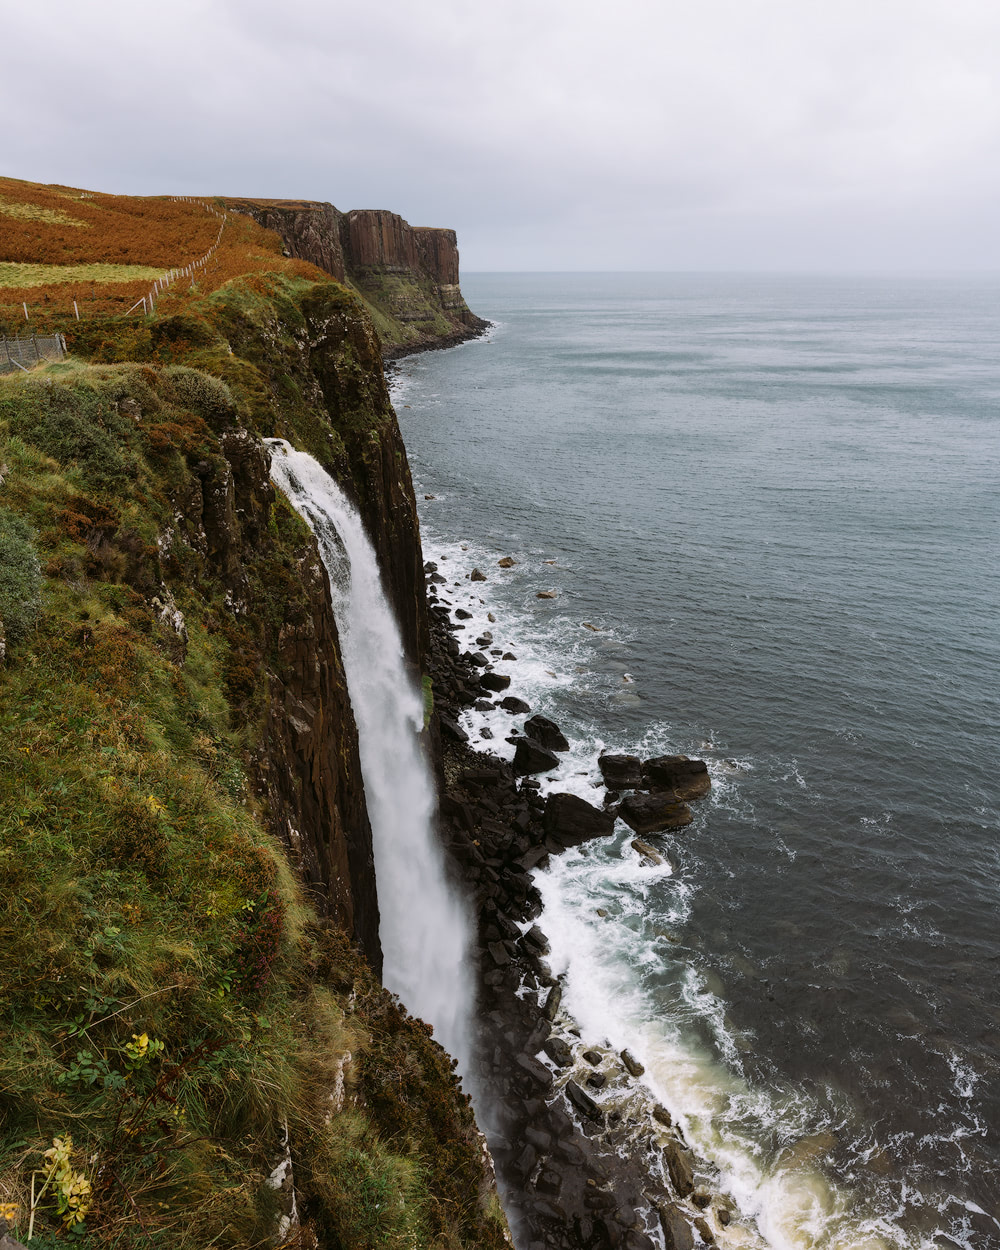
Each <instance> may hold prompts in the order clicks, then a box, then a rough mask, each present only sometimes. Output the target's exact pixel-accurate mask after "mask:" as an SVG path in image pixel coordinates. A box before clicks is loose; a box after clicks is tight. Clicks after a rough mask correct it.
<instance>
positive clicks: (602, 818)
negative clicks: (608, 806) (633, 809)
mask: <svg viewBox="0 0 1000 1250" xmlns="http://www.w3.org/2000/svg"><path fill="white" fill-rule="evenodd" d="M539 771H540V770H539ZM614 827H615V818H614V816H613V815H612V813H611V812H607V811H604V810H602V809H601V808H599V807H594V806H593V805H592V804H590V803H588V802H587V800H586V799H581V798H580V797H579V796H578V795H576V794H550V795H549V799H548V802H547V803H546V805H545V832H546V833H547V834H549V835H550V836H551V837H554V838H555V839H556V840H557V841H558V842H559V843H560V844H561V845H562V846H564V847H570V846H579V845H580V843H582V842H588V841H589V840H590V839H591V838H600V837H606V836H607V835H608V834H610V833H613V832H614Z"/></svg>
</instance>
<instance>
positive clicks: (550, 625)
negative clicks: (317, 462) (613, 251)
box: [395, 274, 1000, 1250]
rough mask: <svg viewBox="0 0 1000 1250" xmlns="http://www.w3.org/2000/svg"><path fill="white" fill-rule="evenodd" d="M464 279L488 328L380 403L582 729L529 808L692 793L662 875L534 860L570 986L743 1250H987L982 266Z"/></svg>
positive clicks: (560, 715)
mask: <svg viewBox="0 0 1000 1250" xmlns="http://www.w3.org/2000/svg"><path fill="white" fill-rule="evenodd" d="M463 290H464V292H465V295H466V298H467V300H468V302H469V304H470V306H471V307H472V308H473V309H475V311H476V312H477V313H479V314H480V315H481V316H484V317H488V318H490V319H491V320H492V321H493V322H494V323H495V324H494V327H493V329H492V330H491V332H490V333H489V334H488V336H487V337H486V338H484V339H481V340H477V341H475V342H471V343H468V344H465V345H463V346H461V347H458V348H455V349H453V350H450V351H446V352H438V353H430V354H426V355H422V356H418V357H412V358H409V359H407V360H405V361H403V362H402V364H401V365H400V366H399V368H398V371H397V374H396V380H395V401H396V406H397V411H398V412H399V415H400V420H401V425H402V428H403V434H404V437H405V440H406V444H407V448H408V451H409V453H410V457H411V461H412V465H413V469H414V475H415V479H416V483H417V489H418V492H419V497H420V498H421V499H422V500H423V496H424V495H429V496H434V498H432V499H427V500H426V501H423V502H422V503H421V509H422V513H421V524H422V529H423V539H424V548H425V555H426V557H427V558H428V559H434V560H437V561H438V562H439V566H440V568H441V570H442V571H443V572H445V573H446V574H448V585H447V586H446V587H443V588H442V590H443V593H444V594H445V595H446V596H447V597H448V598H449V599H450V600H451V602H452V604H453V605H454V606H462V607H465V608H467V609H469V610H471V611H473V620H472V621H471V623H470V625H471V629H470V633H469V643H470V645H471V643H472V638H473V637H475V636H476V632H478V631H479V630H480V629H481V628H483V627H487V628H489V629H490V630H491V631H492V632H493V634H494V640H495V644H496V645H497V646H498V647H499V648H502V649H503V650H504V651H509V652H511V653H513V654H514V655H516V656H517V659H516V661H506V662H501V663H499V664H498V668H499V671H501V672H508V673H510V674H511V676H512V678H513V685H512V687H511V692H512V693H515V694H519V695H521V696H522V697H524V698H526V699H527V700H528V701H529V702H530V703H531V704H532V706H533V708H534V709H535V710H536V711H543V712H545V713H546V714H547V715H549V716H551V717H553V718H554V719H555V720H557V721H558V722H559V723H560V725H561V726H562V727H563V729H564V730H565V731H566V733H567V734H568V736H569V738H570V740H571V746H572V750H571V751H570V753H569V754H568V756H567V757H566V758H565V763H564V764H563V765H562V766H561V768H560V770H559V772H558V774H556V775H555V776H553V777H552V778H550V779H548V780H547V781H546V786H547V787H548V788H550V789H567V788H569V789H573V790H575V791H576V792H577V793H580V794H582V795H585V796H586V797H589V798H590V799H591V800H593V801H596V802H600V801H601V798H602V795H603V791H601V790H600V789H597V788H595V787H596V785H597V783H598V782H599V780H600V776H599V773H598V771H597V768H596V758H597V754H598V752H599V751H600V750H602V749H604V750H627V751H635V752H639V753H641V754H645V755H651V754H660V753H664V752H667V751H682V752H685V753H687V754H690V755H693V756H697V757H699V758H703V759H705V760H707V761H708V763H709V768H710V771H711V773H712V778H713V789H712V794H711V796H710V797H709V798H707V799H705V800H703V801H702V802H701V804H700V805H699V806H698V807H697V812H696V817H695V821H694V823H693V824H692V825H691V826H689V827H688V828H687V829H686V830H683V831H682V832H680V833H678V834H674V835H669V836H664V837H662V838H661V839H660V840H659V841H658V846H659V847H660V849H661V851H662V852H663V853H664V855H665V863H664V864H663V865H661V866H656V865H652V866H650V865H649V864H645V865H644V864H643V863H642V861H641V859H640V857H639V855H638V853H637V852H636V851H634V850H633V849H632V847H631V837H632V836H633V835H631V833H630V832H629V831H628V830H627V829H625V828H624V826H623V825H622V824H621V823H619V826H618V829H619V832H618V833H617V834H616V836H615V837H614V838H613V839H610V840H608V841H607V842H606V843H601V844H599V845H597V844H591V845H590V846H589V847H585V848H582V849H579V850H576V851H572V852H570V853H568V854H566V855H564V856H563V857H562V858H561V859H559V860H558V861H553V862H552V864H551V866H550V867H549V868H548V869H547V870H546V871H544V872H541V873H539V874H538V878H537V884H538V886H539V889H540V890H541V892H542V895H543V899H544V902H545V912H544V915H543V917H542V920H541V922H540V923H541V924H542V927H543V928H544V929H545V931H546V933H547V934H548V935H549V937H550V940H551V943H552V948H553V950H552V960H553V964H554V968H555V971H557V972H558V973H561V974H563V975H564V976H565V984H566V991H565V997H564V1002H565V1003H566V1005H567V1006H568V1007H569V1009H570V1010H571V1011H572V1012H573V1014H574V1015H575V1017H576V1018H577V1020H578V1021H579V1022H580V1024H581V1027H582V1030H583V1033H584V1036H585V1037H592V1038H593V1039H594V1040H595V1041H601V1040H607V1041H609V1042H610V1043H611V1044H612V1045H616V1046H628V1047H629V1048H630V1049H632V1051H633V1052H634V1053H635V1054H637V1055H638V1056H639V1057H640V1058H641V1060H642V1061H643V1063H644V1064H645V1066H646V1075H645V1078H644V1079H645V1080H646V1081H647V1082H648V1084H649V1086H650V1089H651V1091H652V1093H653V1094H654V1095H655V1096H656V1097H657V1098H659V1099H660V1100H661V1101H663V1102H664V1103H666V1104H667V1106H668V1107H669V1108H670V1109H671V1110H672V1112H673V1114H674V1115H675V1117H676V1119H677V1120H678V1122H679V1123H680V1124H681V1126H682V1128H683V1131H684V1133H685V1135H686V1136H687V1138H688V1140H689V1141H690V1143H691V1144H692V1146H693V1147H694V1148H695V1150H696V1151H697V1152H698V1154H699V1155H700V1156H701V1157H702V1158H703V1159H704V1160H705V1161H706V1163H707V1164H708V1165H709V1166H710V1168H711V1169H713V1174H714V1177H715V1183H716V1184H717V1185H718V1186H719V1187H720V1188H721V1189H723V1190H724V1191H726V1192H727V1193H729V1194H730V1195H731V1197H732V1199H733V1200H734V1202H735V1203H736V1204H737V1205H738V1208H739V1211H740V1218H739V1219H738V1220H736V1221H735V1222H734V1224H733V1225H732V1226H731V1228H730V1229H729V1230H727V1234H726V1235H727V1240H728V1243H729V1244H731V1245H746V1246H760V1245H769V1246H772V1247H776V1248H782V1250H783V1248H785V1247H796V1248H802V1247H824V1248H826V1247H830V1248H838V1250H840V1248H843V1250H847V1248H848V1247H850V1248H855V1247H872V1248H875V1247H907V1248H915V1247H942V1248H944V1247H953V1246H961V1247H970V1248H971V1247H976V1248H977V1250H979V1248H983V1247H997V1246H1000V976H998V972H1000V916H998V910H1000V909H998V903H1000V850H998V806H1000V781H998V764H1000V710H998V709H1000V700H998V684H1000V679H998V674H1000V612H998V609H1000V558H998V550H1000V544H998V539H1000V532H998V531H1000V499H998V478H1000V277H997V276H992V277H982V278H971V277H962V278H957V277H956V278H947V277H926V278H922V277H917V276H914V277H906V278H900V277H887V276H883V277H851V278H846V277H836V278H835V277H804V276H803V277H794V278H791V277H785V276H782V277H778V276H773V277H768V276H760V275H740V276H736V275H695V274H676V275H671V274H648V275H637V274H592V275H586V274H574V275H565V274H553V275H545V274H531V275H517V274H504V275H489V274H473V275H466V276H465V277H464V279H463ZM508 555H509V556H512V557H513V558H514V559H515V560H516V561H517V563H516V564H515V566H514V567H513V568H511V569H509V570H503V569H500V568H499V567H498V566H497V560H498V559H499V558H500V557H502V556H508ZM474 566H478V567H479V568H480V569H481V570H482V571H483V572H484V573H485V574H486V577H487V580H486V581H485V582H475V583H473V582H470V581H469V580H468V574H469V573H470V572H471V570H472V568H473V567H474ZM539 591H552V592H555V595H556V597H555V598H551V599H539V598H538V597H537V595H538V592H539ZM487 614H491V615H492V616H493V617H494V618H495V620H494V621H492V622H490V623H489V624H488V625H487V619H488V618H487ZM517 723H519V722H517V721H516V719H512V718H511V717H509V716H507V714H506V713H505V712H501V711H495V712H482V713H474V714H472V715H471V716H470V718H469V720H468V728H469V730H470V732H471V733H472V734H473V735H474V736H475V737H476V739H477V741H478V742H479V743H480V745H481V746H482V747H483V749H488V750H492V751H495V752H497V753H499V754H504V753H505V752H506V753H510V752H511V751H512V748H510V747H509V744H507V743H506V742H505V738H506V736H507V735H508V734H509V733H510V731H511V728H512V726H514V725H516V724H517Z"/></svg>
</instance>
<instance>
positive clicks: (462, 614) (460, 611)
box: [455, 608, 472, 621]
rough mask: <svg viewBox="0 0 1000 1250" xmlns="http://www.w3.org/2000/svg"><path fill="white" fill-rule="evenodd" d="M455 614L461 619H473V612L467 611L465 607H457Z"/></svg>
mask: <svg viewBox="0 0 1000 1250" xmlns="http://www.w3.org/2000/svg"><path fill="white" fill-rule="evenodd" d="M455 615H456V616H457V617H458V619H459V620H460V621H471V620H472V613H471V612H466V610H465V608H456V609H455Z"/></svg>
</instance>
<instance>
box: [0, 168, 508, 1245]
mask: <svg viewBox="0 0 1000 1250" xmlns="http://www.w3.org/2000/svg"><path fill="white" fill-rule="evenodd" d="M0 196H2V197H3V198H2V205H3V213H2V216H0V223H2V225H3V229H2V230H0V239H2V240H3V248H4V253H3V256H2V259H3V260H4V261H6V262H8V263H9V264H11V265H17V266H23V265H37V266H46V267H56V268H57V269H59V268H62V267H65V273H66V274H68V273H70V272H71V271H75V270H76V269H77V268H78V267H79V266H87V265H93V266H104V265H108V264H116V265H117V264H122V265H164V266H166V265H171V266H176V265H177V264H179V263H181V262H184V261H187V260H190V259H192V258H193V257H194V256H196V255H198V254H200V252H203V251H204V250H206V248H207V247H208V246H210V245H211V242H212V240H213V239H214V238H215V236H216V233H217V231H218V225H219V222H218V219H217V218H216V217H215V216H213V215H211V214H209V213H207V212H206V211H205V209H204V208H203V207H202V206H201V205H197V204H190V203H181V204H176V203H173V202H171V201H168V200H132V199H130V198H129V197H97V196H94V197H92V198H91V197H87V196H84V197H83V198H81V197H80V194H79V193H74V192H71V191H70V190H69V189H64V188H34V187H33V186H32V185H31V184H24V183H12V182H11V180H3V181H2V183H0ZM8 226H9V227H11V230H10V231H9V230H8ZM188 226H190V229H191V233H190V234H189V233H186V231H187V228H188ZM147 229H148V237H147V236H146V231H147ZM101 239H103V240H104V242H103V243H100V242H99V240H101ZM216 257H217V264H216V265H215V266H214V267H211V266H210V267H206V271H205V272H204V274H203V275H201V276H199V279H198V281H197V282H196V283H194V284H193V285H190V286H188V287H186V288H185V289H184V290H183V291H174V292H172V293H171V292H168V293H167V294H165V295H164V297H163V299H162V301H161V302H160V305H159V309H158V315H156V316H152V317H150V316H133V317H127V316H124V315H121V311H122V305H123V304H124V300H125V299H127V298H128V296H127V295H124V296H121V295H120V292H119V288H121V289H125V288H127V287H128V284H127V283H112V282H110V281H104V282H103V283H102V282H100V281H98V280H97V279H96V278H95V280H94V281H93V282H92V283H88V284H86V285H87V289H88V291H91V292H92V295H91V296H89V297H88V302H87V306H86V315H83V314H84V308H83V307H81V310H80V311H81V315H82V319H81V320H80V321H77V320H76V318H75V316H73V314H72V311H71V310H70V311H69V313H67V311H66V307H65V305H66V301H67V299H68V298H70V297H72V294H73V292H74V290H78V289H79V287H80V284H79V283H74V282H73V281H67V282H59V281H53V282H49V283H47V284H43V285H42V286H41V287H37V286H33V287H30V288H29V287H25V286H22V287H10V288H4V289H3V290H2V291H0V301H6V300H8V299H12V298H15V297H16V298H17V299H18V300H20V298H21V296H22V293H24V292H27V291H30V292H33V293H34V294H33V298H35V299H37V298H39V295H38V293H39V291H41V292H42V293H43V294H47V295H48V297H49V304H48V308H49V311H48V313H47V316H48V318H49V325H51V326H53V327H54V328H60V329H64V330H65V332H66V335H67V338H68V340H69V345H70V351H71V355H70V357H69V358H68V359H66V360H63V361H60V362H56V363H50V364H46V365H42V366H40V367H38V368H36V369H33V370H31V371H30V372H29V373H20V372H18V373H17V374H15V375H6V376H2V377H0V653H2V657H0V1213H2V1214H5V1215H8V1216H10V1217H11V1218H12V1221H13V1232H14V1235H15V1236H17V1237H19V1238H20V1239H22V1240H24V1239H25V1238H27V1237H28V1234H29V1230H30V1231H31V1233H32V1234H33V1236H32V1241H31V1245H32V1246H33V1247H34V1246H38V1247H42V1248H45V1247H52V1246H56V1245H65V1244H73V1245H77V1246H83V1247H92V1248H93V1250H96V1248H97V1247H116V1248H117V1250H132V1248H133V1247H135V1248H138V1247H155V1246H159V1245H167V1244H169V1245H171V1246H176V1247H178V1248H179V1250H184V1248H185V1247H189V1248H190V1250H196V1248H197V1250H201V1248H202V1247H204V1246H207V1245H213V1246H218V1247H227V1246H228V1247H234V1248H235V1247H253V1246H261V1247H263V1246H278V1245H281V1246H286V1247H289V1248H290V1247H292V1246H297V1247H303V1248H304V1247H309V1246H331V1247H333V1246H337V1247H344V1248H345V1250H346V1248H348V1247H358V1248H359V1250H367V1248H369V1247H370V1248H371V1250H375V1248H376V1247H378V1248H382V1247H388V1248H393V1247H400V1248H402V1247H410V1246H428V1247H430V1246H434V1247H440V1248H441V1250H445V1248H446V1247H447V1248H450V1250H460V1248H461V1247H465V1246H472V1245H475V1246H486V1247H500V1246H502V1245H504V1244H505V1224H504V1220H503V1215H502V1212H500V1209H499V1206H498V1205H497V1203H496V1197H495V1193H493V1192H492V1190H491V1189H490V1186H489V1184H488V1181H486V1180H485V1179H484V1178H485V1176H486V1173H485V1172H484V1167H483V1156H482V1145H481V1140H480V1138H479V1137H478V1134H477V1132H476V1129H475V1125H474V1122H473V1117H472V1112H471V1109H470V1108H469V1106H468V1104H467V1101H466V1100H465V1099H464V1098H463V1096H462V1095H461V1093H460V1091H459V1089H458V1085H457V1080H456V1078H455V1076H454V1074H453V1071H452V1065H451V1062H450V1061H449V1059H448V1057H447V1055H445V1053H444V1052H443V1051H442V1050H441V1049H440V1047H438V1046H437V1045H436V1044H435V1043H434V1042H433V1040H432V1038H431V1037H430V1033H429V1030H428V1029H427V1027H426V1026H425V1025H423V1024H422V1023H421V1022H420V1021H417V1020H414V1019H412V1018H411V1017H409V1016H408V1015H407V1014H406V1012H405V1011H404V1010H403V1009H402V1008H401V1007H400V1006H399V1005H398V1004H397V1003H396V1002H395V1001H394V1000H393V998H392V997H391V996H390V995H388V994H387V993H386V992H385V991H384V990H383V989H382V987H381V986H380V985H379V984H378V981H377V979H376V978H375V976H374V974H373V973H372V972H371V970H370V969H369V967H368V966H367V964H366V963H365V961H364V960H363V958H362V957H361V955H360V954H359V952H358V951H357V950H356V949H355V948H354V946H353V945H352V943H351V942H350V941H349V939H348V938H347V936H346V935H345V934H344V933H342V932H341V931H340V930H338V929H337V928H336V927H335V926H333V925H331V924H330V923H329V922H327V921H325V920H324V919H323V918H322V915H321V914H320V913H318V912H317V910H316V907H315V904H314V901H313V900H312V899H311V898H310V897H309V896H308V895H307V894H306V893H305V891H304V890H303V889H302V887H301V884H300V883H299V882H298V881H297V880H296V878H295V876H294V874H293V872H292V871H291V869H290V866H289V861H288V859H287V857H286V854H285V848H284V847H283V846H282V844H281V843H279V841H278V840H277V839H276V838H275V837H274V836H273V835H272V832H271V829H272V825H271V824H270V823H269V817H270V816H271V815H273V813H269V812H268V808H267V801H266V799H265V798H263V797H262V795H261V793H260V792H259V791H258V790H257V789H256V788H255V785H254V767H255V762H259V761H260V759H261V757H262V756H264V755H266V749H267V748H266V742H265V737H264V734H265V726H266V724H267V717H268V708H269V700H270V697H271V696H270V692H271V689H272V685H271V683H272V682H273V681H275V680H276V677H277V675H279V674H280V673H281V663H282V661H281V654H280V637H281V631H282V630H283V629H285V628H287V627H288V626H289V625H292V626H294V625H295V624H296V623H301V622H306V621H308V619H309V614H310V612H311V611H312V607H311V601H310V599H309V593H310V592H309V590H308V587H307V586H306V585H305V584H304V582H303V578H302V576H301V571H302V569H303V568H309V567H311V565H310V561H315V560H316V559H317V557H316V555H315V548H314V542H313V539H312V537H311V535H310V534H309V532H308V530H307V528H306V527H305V525H304V524H303V522H302V521H301V520H300V519H299V518H298V517H297V515H296V514H295V513H294V512H293V511H292V509H291V508H290V506H289V505H288V504H287V503H286V502H285V501H284V499H283V497H282V496H280V495H277V494H276V493H275V492H274V491H273V490H272V489H271V487H270V484H269V482H268V476H267V467H266V466H267V460H266V456H265V455H264V454H263V451H262V449H261V447H260V441H259V440H260V435H262V434H277V435H281V436H283V437H288V438H290V439H292V440H293V441H295V442H296V443H297V445H299V446H308V447H311V448H314V449H315V450H316V451H317V452H318V453H320V454H322V455H323V456H324V458H325V459H326V461H327V462H328V463H329V462H330V461H331V460H335V459H337V458H338V457H339V459H340V461H341V462H343V464H344V465H347V464H348V459H349V457H348V452H347V450H346V447H347V443H348V439H349V438H350V437H354V438H355V440H356V441H358V442H364V443H365V444H366V445H367V444H369V443H370V444H372V445H373V446H377V444H378V440H379V438H380V436H381V432H382V431H383V430H384V429H385V428H386V423H387V422H388V421H390V420H391V409H390V408H389V407H388V399H387V394H386V391H385V384H384V379H383V378H382V374H381V369H380V367H379V357H378V346H377V341H376V339H375V335H374V332H373V330H372V328H371V325H370V322H368V320H367V318H366V316H365V313H364V310H363V308H362V307H361V305H360V303H359V302H358V301H357V299H356V298H355V297H354V296H353V295H351V294H350V292H348V291H347V290H346V289H345V288H343V287H342V286H340V285H338V284H337V283H335V282H333V281H331V280H330V279H329V278H328V277H327V276H326V275H324V274H322V273H321V272H320V271H318V270H315V269H313V268H312V266H309V265H306V264H304V263H303V262H299V261H289V260H287V259H286V258H284V257H283V256H282V255H281V249H280V243H279V242H278V240H277V239H276V238H275V236H273V235H270V234H268V233H267V232H266V231H264V230H262V229H260V228H259V227H257V226H256V225H255V224H254V223H253V222H252V221H250V220H249V219H243V218H236V219H232V218H231V219H230V224H228V225H227V227H226V230H225V231H224V232H223V243H222V244H221V245H220V247H219V250H218V252H217V253H216ZM56 276H57V277H59V276H64V275H61V274H58V273H57V275H56ZM115 314H118V315H115ZM22 316H23V314H22ZM310 333H314V334H315V335H316V337H317V338H319V337H322V338H323V343H324V345H325V347H324V350H325V351H326V353H327V355H326V356H325V357H324V360H325V362H326V364H327V366H328V367H327V372H326V373H325V374H324V377H323V379H322V385H321V381H320V380H319V379H318V378H317V375H316V373H315V372H314V371H313V366H312V365H311V363H310V356H309V349H308V346H307V343H308V340H309V336H310ZM324 336H325V337H324ZM234 466H236V467H235V468H234ZM345 471H349V465H348V468H347V469H346V470H345ZM237 472H239V473H242V474H243V477H244V478H245V479H246V480H245V482H244V484H243V486H242V487H241V488H240V489H241V493H240V495H239V497H238V500H237V499H236V498H235V497H233V498H231V499H230V503H231V504H233V506H232V507H229V506H227V505H226V499H227V497H229V496H228V494H227V492H229V491H230V489H231V485H232V481H233V476H234V474H236V473H237ZM237 502H238V506H236V504H237ZM241 603H242V606H240V605H241ZM279 688H280V687H279ZM286 1165H287V1167H290V1168H291V1172H289V1173H288V1175H289V1176H290V1177H293V1178H294V1186H295V1193H296V1195H297V1201H298V1212H297V1214H298V1221H299V1222H298V1223H295V1222H294V1221H293V1222H292V1223H287V1222H285V1219H286V1217H287V1216H288V1215H289V1205H288V1200H289V1193H288V1191H287V1188H286V1189H284V1190H283V1189H282V1188H281V1185H280V1182H281V1180H282V1178H283V1177H284V1176H285V1175H286V1171H284V1170H283V1169H286ZM275 1178H277V1182H276V1181H275Z"/></svg>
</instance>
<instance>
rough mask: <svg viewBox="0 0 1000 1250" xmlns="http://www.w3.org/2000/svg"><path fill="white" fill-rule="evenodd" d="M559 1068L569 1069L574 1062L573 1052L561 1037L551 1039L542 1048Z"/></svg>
mask: <svg viewBox="0 0 1000 1250" xmlns="http://www.w3.org/2000/svg"><path fill="white" fill-rule="evenodd" d="M542 1049H543V1050H544V1051H545V1053H546V1054H547V1055H548V1057H549V1058H550V1059H551V1060H552V1062H553V1063H554V1064H555V1065H556V1067H558V1068H568V1067H569V1066H570V1064H572V1062H573V1051H572V1048H571V1047H570V1046H568V1045H567V1044H566V1042H564V1041H563V1039H562V1038H561V1037H550V1038H549V1039H548V1041H547V1042H546V1043H545V1045H544V1046H543V1047H542Z"/></svg>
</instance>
